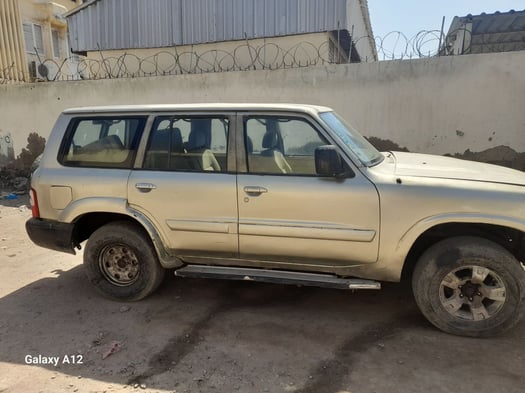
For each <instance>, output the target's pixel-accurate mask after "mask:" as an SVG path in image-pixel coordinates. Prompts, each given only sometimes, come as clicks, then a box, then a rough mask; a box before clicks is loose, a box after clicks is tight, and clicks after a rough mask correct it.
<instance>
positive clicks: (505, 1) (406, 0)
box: [368, 0, 525, 50]
mask: <svg viewBox="0 0 525 393" xmlns="http://www.w3.org/2000/svg"><path fill="white" fill-rule="evenodd" d="M368 9H369V12H370V20H371V22H372V30H373V32H374V36H375V37H385V36H387V35H388V33H389V32H391V31H400V32H402V33H403V34H404V35H405V36H406V37H407V38H408V39H410V38H412V37H414V36H415V35H416V34H417V33H418V32H419V31H421V30H438V31H439V30H440V29H441V21H442V19H443V16H445V28H444V32H445V34H446V33H447V31H448V28H449V26H450V23H451V22H452V19H453V18H454V16H465V15H468V14H472V15H479V14H481V13H482V12H485V13H487V14H489V13H493V12H495V11H500V12H508V11H510V10H511V9H514V10H516V11H522V10H525V0H432V1H429V0H368ZM438 37H439V34H438ZM429 38H430V37H429ZM396 40H398V35H395V34H391V35H388V36H387V38H386V39H385V42H384V46H385V47H388V49H390V48H391V47H392V46H394V45H395V44H396ZM376 41H377V40H376ZM432 46H435V47H437V45H434V44H433V43H432V42H431V43H429V44H428V48H427V49H428V50H431V49H432V48H431V47H432ZM398 48H399V43H398Z"/></svg>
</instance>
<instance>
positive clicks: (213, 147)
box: [143, 116, 229, 172]
mask: <svg viewBox="0 0 525 393" xmlns="http://www.w3.org/2000/svg"><path fill="white" fill-rule="evenodd" d="M228 130H229V120H228V119H227V118H223V117H202V116H199V117H181V116H177V117H169V116H160V117H158V118H156V119H155V122H154V124H153V128H152V130H151V135H150V138H149V141H148V147H147V150H146V154H145V158H144V164H143V168H144V169H151V170H172V171H197V172H226V170H227V148H228V146H227V145H228V143H227V141H228Z"/></svg>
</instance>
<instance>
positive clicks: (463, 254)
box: [412, 236, 525, 337]
mask: <svg viewBox="0 0 525 393" xmlns="http://www.w3.org/2000/svg"><path fill="white" fill-rule="evenodd" d="M412 288H413V291H414V297H415V299H416V303H417V304H418V306H419V308H420V310H421V312H422V313H423V314H424V315H425V317H426V318H427V319H428V320H429V321H430V322H431V323H432V324H433V325H434V326H436V327H438V328H439V329H441V330H443V331H445V332H447V333H452V334H457V335H460V336H470V337H490V336H494V335H497V334H501V333H503V332H504V331H506V330H508V329H510V328H511V327H513V326H514V325H516V323H518V321H519V320H520V318H521V317H522V315H523V312H524V307H523V303H524V300H525V272H524V270H523V267H522V266H521V264H520V263H519V262H518V261H517V260H516V258H515V257H514V256H513V255H512V254H511V253H510V252H508V251H507V250H506V249H505V248H503V247H501V246H500V245H498V244H496V243H493V242H491V241H489V240H486V239H482V238H476V237H466V236H465V237H454V238H450V239H446V240H443V241H440V242H438V243H436V244H435V245H433V246H432V247H430V248H429V249H428V250H427V251H426V252H425V253H423V255H422V256H421V258H420V259H419V261H418V262H417V264H416V267H415V269H414V273H413V276H412Z"/></svg>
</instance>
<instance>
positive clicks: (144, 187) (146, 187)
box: [135, 183, 157, 192]
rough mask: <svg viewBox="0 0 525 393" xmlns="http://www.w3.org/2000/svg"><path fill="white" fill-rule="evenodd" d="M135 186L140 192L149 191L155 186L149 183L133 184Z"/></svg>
mask: <svg viewBox="0 0 525 393" xmlns="http://www.w3.org/2000/svg"><path fill="white" fill-rule="evenodd" d="M135 188H136V189H137V190H139V191H140V192H150V191H151V190H154V189H156V188H157V186H156V185H155V184H151V183H137V184H135Z"/></svg>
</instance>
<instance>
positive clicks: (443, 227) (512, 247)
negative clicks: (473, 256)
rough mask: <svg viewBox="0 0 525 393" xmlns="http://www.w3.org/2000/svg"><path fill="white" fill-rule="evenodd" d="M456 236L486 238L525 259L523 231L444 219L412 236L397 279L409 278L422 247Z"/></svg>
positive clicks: (504, 226)
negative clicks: (444, 220) (414, 236)
mask: <svg viewBox="0 0 525 393" xmlns="http://www.w3.org/2000/svg"><path fill="white" fill-rule="evenodd" d="M459 236H473V237H478V238H482V239H486V240H490V241H492V242H494V243H496V244H499V245H500V246H502V247H503V248H505V249H506V250H507V251H509V252H510V253H511V254H512V255H514V257H515V258H516V259H517V260H518V261H520V262H522V263H524V262H525V231H522V230H520V229H516V228H514V227H511V226H506V225H498V224H487V223H480V222H445V223H440V224H436V225H434V226H432V227H430V228H428V229H426V230H425V231H424V232H422V233H421V234H420V235H419V236H418V237H417V238H416V239H415V241H414V242H413V243H412V245H411V247H410V249H409V251H408V253H407V256H406V258H405V261H404V264H403V269H402V272H401V280H402V281H405V282H407V280H411V278H412V273H413V270H414V267H415V265H416V263H417V261H418V260H419V258H420V257H421V255H422V254H423V252H424V251H425V250H427V249H428V248H429V247H431V246H432V245H434V244H436V243H437V242H439V241H441V240H444V239H448V238H452V237H459ZM408 282H409V281H408Z"/></svg>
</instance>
